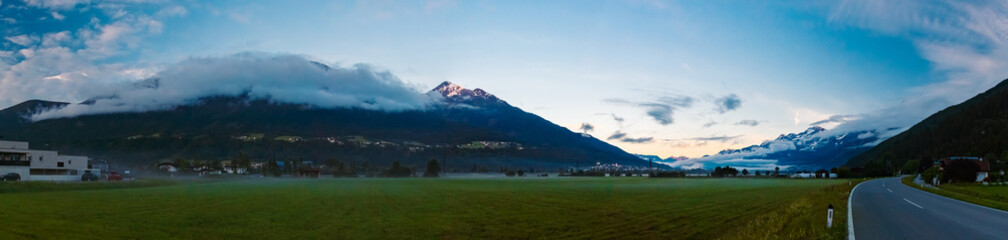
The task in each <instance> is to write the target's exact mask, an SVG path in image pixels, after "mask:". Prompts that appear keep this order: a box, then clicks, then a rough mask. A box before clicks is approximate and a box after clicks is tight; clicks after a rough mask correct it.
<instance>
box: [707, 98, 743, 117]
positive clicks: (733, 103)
mask: <svg viewBox="0 0 1008 240" xmlns="http://www.w3.org/2000/svg"><path fill="white" fill-rule="evenodd" d="M714 103H715V104H717V106H718V110H717V111H718V113H726V112H728V111H733V110H735V109H738V108H739V107H741V106H742V100H741V99H739V97H738V96H737V95H735V94H734V93H732V94H729V95H728V96H724V97H722V98H718V99H717V100H716V101H714Z"/></svg>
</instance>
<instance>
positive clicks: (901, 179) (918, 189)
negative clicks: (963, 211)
mask: <svg viewBox="0 0 1008 240" xmlns="http://www.w3.org/2000/svg"><path fill="white" fill-rule="evenodd" d="M899 180H900V185H903V186H904V187H908V188H910V189H913V190H917V191H921V192H923V193H926V194H931V195H935V196H939V197H943V198H947V199H949V200H953V201H959V202H962V203H965V204H969V205H973V206H974V207H980V208H986V209H987V210H993V211H996V212H1003V213H1008V211H1005V210H1001V209H997V208H992V207H988V206H984V205H980V204H976V203H971V202H967V201H963V200H959V199H955V198H952V197H948V196H945V195H941V194H937V193H933V192H928V191H925V190H923V189H920V188H917V187H914V186H910V185H907V184H906V183H903V177H899ZM938 190H941V189H938ZM942 191H947V190H942Z"/></svg>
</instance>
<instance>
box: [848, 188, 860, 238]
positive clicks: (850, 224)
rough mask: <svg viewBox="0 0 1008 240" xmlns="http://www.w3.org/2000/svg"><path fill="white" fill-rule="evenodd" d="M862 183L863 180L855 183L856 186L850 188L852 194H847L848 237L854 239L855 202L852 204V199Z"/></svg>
mask: <svg viewBox="0 0 1008 240" xmlns="http://www.w3.org/2000/svg"><path fill="white" fill-rule="evenodd" d="M861 183H863V182H859V183H858V185H854V188H851V190H850V195H848V196H847V239H848V240H854V204H852V201H851V200H853V199H854V190H857V187H858V186H861Z"/></svg>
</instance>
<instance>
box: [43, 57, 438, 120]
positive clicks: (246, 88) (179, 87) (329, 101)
mask: <svg viewBox="0 0 1008 240" xmlns="http://www.w3.org/2000/svg"><path fill="white" fill-rule="evenodd" d="M417 89H418V88H416V87H414V86H411V85H409V84H407V83H405V82H403V81H402V80H400V79H399V78H397V77H396V76H395V75H393V74H392V73H390V72H388V71H379V70H375V69H374V68H373V67H371V66H369V65H366V64H355V65H353V66H351V67H338V66H335V67H330V66H328V65H324V64H321V63H318V62H314V61H311V60H309V59H307V58H305V57H303V56H298V55H290V54H266V53H241V54H236V55H231V56H226V57H211V58H192V59H189V60H185V61H182V62H180V63H178V64H175V65H172V66H170V67H168V68H167V69H165V70H163V71H160V72H158V73H156V74H154V75H153V76H152V77H150V78H148V79H147V80H144V81H140V82H129V84H121V85H118V86H116V87H115V88H113V89H108V90H105V91H98V92H95V93H93V94H94V96H99V97H100V98H97V99H94V101H89V102H90V103H89V104H75V105H70V106H68V107H66V108H62V109H59V110H55V111H49V112H43V113H40V114H37V115H35V116H33V120H42V119H49V118H59V117H69V116H77V115H82V114H98V113H109V112H137V111H149V110H160V109H164V108H169V107H173V106H177V105H182V104H187V103H191V102H193V101H196V100H198V99H199V98H201V97H206V96H216V95H223V96H236V95H243V94H245V95H248V96H249V97H252V98H260V99H270V100H272V101H279V102H286V103H299V104H308V105H312V106H316V107H323V108H336V107H345V108H363V109H371V110H386V111H401V110H413V109H423V108H425V107H427V106H429V105H430V104H432V103H434V102H435V101H437V100H438V97H437V96H436V95H428V94H424V93H423V92H421V91H419V90H417Z"/></svg>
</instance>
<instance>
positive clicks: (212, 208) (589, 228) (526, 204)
mask: <svg viewBox="0 0 1008 240" xmlns="http://www.w3.org/2000/svg"><path fill="white" fill-rule="evenodd" d="M7 184H10V183H7ZM17 184H20V183H16V184H14V185H13V186H11V185H8V186H4V185H2V184H0V189H8V191H7V192H6V193H0V207H2V209H3V211H0V223H2V225H3V226H4V227H3V228H0V239H21V238H45V239H49V238H62V239H108V238H114V239H120V238H131V239H152V238H153V239H160V238H183V239H191V238H195V239H235V238H237V239H297V238H312V239H317V238H323V239H389V238H394V239H402V238H408V239H409V238H412V239H472V238H478V239H529V238H531V239H541V238H551V239H553V238H565V239H566V238H578V239H715V238H724V239H739V238H741V239H842V238H845V236H846V226H845V224H846V214H845V213H846V200H847V193H848V192H849V190H850V186H848V184H847V181H846V180H788V179H647V178H548V179H503V178H502V179H309V180H291V179H287V180H284V179H264V180H246V181H220V182H181V183H176V184H160V183H159V184H152V186H147V187H134V186H122V187H123V188H116V189H97V190H77V189H80V188H81V187H80V186H87V185H75V184H63V185H57V186H55V187H49V190H48V191H44V192H30V191H29V192H26V191H20V190H18V189H22V188H25V187H24V186H20V185H17ZM50 184H51V183H50ZM61 187H63V188H67V189H69V190H75V191H60V190H53V188H61ZM11 189H13V190H11ZM827 204H833V205H834V206H836V207H837V208H836V213H835V219H834V226H833V228H832V229H827V228H826V227H825V221H826V205H827Z"/></svg>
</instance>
